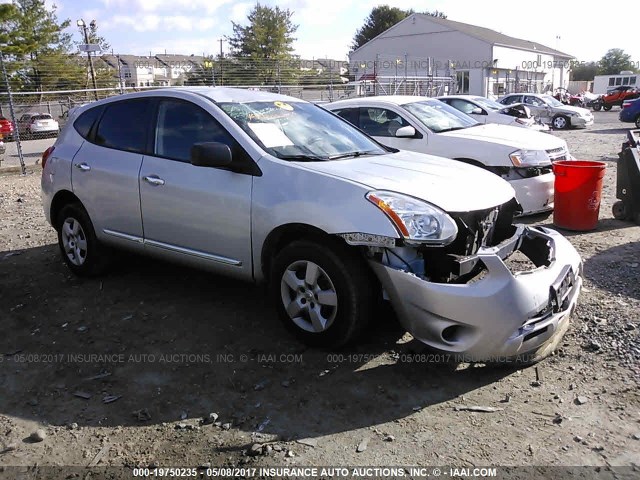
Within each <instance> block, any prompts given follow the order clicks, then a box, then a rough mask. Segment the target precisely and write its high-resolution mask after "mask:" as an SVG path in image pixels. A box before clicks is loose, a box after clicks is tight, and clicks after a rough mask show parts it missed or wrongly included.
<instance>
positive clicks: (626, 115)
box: [618, 98, 640, 128]
mask: <svg viewBox="0 0 640 480" xmlns="http://www.w3.org/2000/svg"><path fill="white" fill-rule="evenodd" d="M618 118H619V119H620V121H621V122H631V123H635V124H636V128H640V99H639V98H637V99H635V100H628V101H625V102H624V103H623V104H622V110H620V114H619V115H618Z"/></svg>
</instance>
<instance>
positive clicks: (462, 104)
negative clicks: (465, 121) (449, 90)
mask: <svg viewBox="0 0 640 480" xmlns="http://www.w3.org/2000/svg"><path fill="white" fill-rule="evenodd" d="M450 105H451V106H452V107H453V108H455V109H456V110H460V111H461V112H463V113H466V114H467V115H468V114H470V113H471V112H473V111H474V110H475V109H476V106H475V105H474V104H472V103H470V102H467V101H466V100H460V99H459V98H452V99H451V103H450Z"/></svg>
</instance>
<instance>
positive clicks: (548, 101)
mask: <svg viewBox="0 0 640 480" xmlns="http://www.w3.org/2000/svg"><path fill="white" fill-rule="evenodd" d="M542 100H544V103H546V104H547V105H550V106H552V107H564V104H563V103H562V102H559V101H558V100H556V99H555V98H553V97H552V96H551V95H542Z"/></svg>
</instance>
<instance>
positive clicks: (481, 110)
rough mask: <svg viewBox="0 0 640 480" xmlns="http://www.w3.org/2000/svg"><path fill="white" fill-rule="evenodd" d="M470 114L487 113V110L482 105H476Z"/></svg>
mask: <svg viewBox="0 0 640 480" xmlns="http://www.w3.org/2000/svg"><path fill="white" fill-rule="evenodd" d="M470 114H471V115H487V112H485V111H484V110H483V109H481V108H480V107H475V108H474V109H473V110H471V112H470Z"/></svg>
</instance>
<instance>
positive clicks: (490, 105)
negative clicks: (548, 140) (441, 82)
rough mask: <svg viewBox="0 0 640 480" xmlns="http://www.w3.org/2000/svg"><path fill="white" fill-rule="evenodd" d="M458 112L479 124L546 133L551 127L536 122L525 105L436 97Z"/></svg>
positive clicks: (472, 97) (467, 96) (469, 96)
mask: <svg viewBox="0 0 640 480" xmlns="http://www.w3.org/2000/svg"><path fill="white" fill-rule="evenodd" d="M436 98H437V99H438V100H440V101H442V102H444V103H446V104H447V105H451V106H452V107H453V108H455V109H456V110H460V111H461V112H462V113H466V114H467V115H469V116H470V117H472V118H473V119H475V120H476V121H477V122H478V123H498V124H500V125H511V126H512V127H524V128H530V129H532V130H538V131H546V130H549V127H548V126H546V125H543V124H541V123H538V122H536V120H535V118H533V116H532V115H531V110H530V109H529V108H528V107H527V106H525V105H523V104H515V105H509V106H504V105H502V104H500V103H498V102H495V101H493V100H489V99H488V98H485V97H478V96H475V95H448V96H444V97H436Z"/></svg>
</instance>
